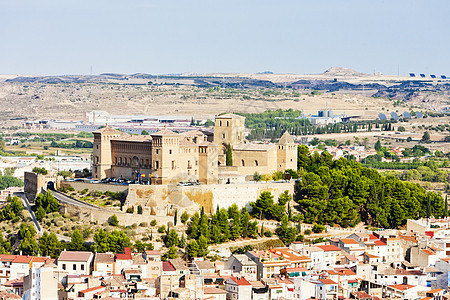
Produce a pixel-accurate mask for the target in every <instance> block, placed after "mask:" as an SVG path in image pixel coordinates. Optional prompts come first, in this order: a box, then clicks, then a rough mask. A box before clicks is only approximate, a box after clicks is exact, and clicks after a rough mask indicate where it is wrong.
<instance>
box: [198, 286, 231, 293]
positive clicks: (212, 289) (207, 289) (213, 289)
mask: <svg viewBox="0 0 450 300" xmlns="http://www.w3.org/2000/svg"><path fill="white" fill-rule="evenodd" d="M203 293H204V294H226V293H227V292H226V291H225V290H222V289H218V288H216V287H208V286H205V288H204V289H203Z"/></svg>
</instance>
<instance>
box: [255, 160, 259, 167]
mask: <svg viewBox="0 0 450 300" xmlns="http://www.w3.org/2000/svg"><path fill="white" fill-rule="evenodd" d="M255 166H256V167H257V166H258V161H257V160H256V159H255Z"/></svg>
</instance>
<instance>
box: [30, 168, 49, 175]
mask: <svg viewBox="0 0 450 300" xmlns="http://www.w3.org/2000/svg"><path fill="white" fill-rule="evenodd" d="M31 171H32V172H34V173H37V174H42V175H47V174H48V171H47V170H46V169H45V168H44V167H42V168H40V167H34V168H33V170H31Z"/></svg>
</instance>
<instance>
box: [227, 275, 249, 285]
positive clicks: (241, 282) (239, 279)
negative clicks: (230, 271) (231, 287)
mask: <svg viewBox="0 0 450 300" xmlns="http://www.w3.org/2000/svg"><path fill="white" fill-rule="evenodd" d="M230 279H231V280H233V281H234V282H235V283H236V284H237V285H252V284H251V283H250V282H248V281H247V280H246V279H245V278H244V277H233V276H231V277H230Z"/></svg>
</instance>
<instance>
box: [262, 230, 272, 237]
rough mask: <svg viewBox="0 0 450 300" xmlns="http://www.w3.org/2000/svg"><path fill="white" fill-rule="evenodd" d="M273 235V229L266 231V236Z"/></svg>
mask: <svg viewBox="0 0 450 300" xmlns="http://www.w3.org/2000/svg"><path fill="white" fill-rule="evenodd" d="M272 235H273V234H272V231H269V230H267V231H266V232H264V236H267V237H272Z"/></svg>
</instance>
